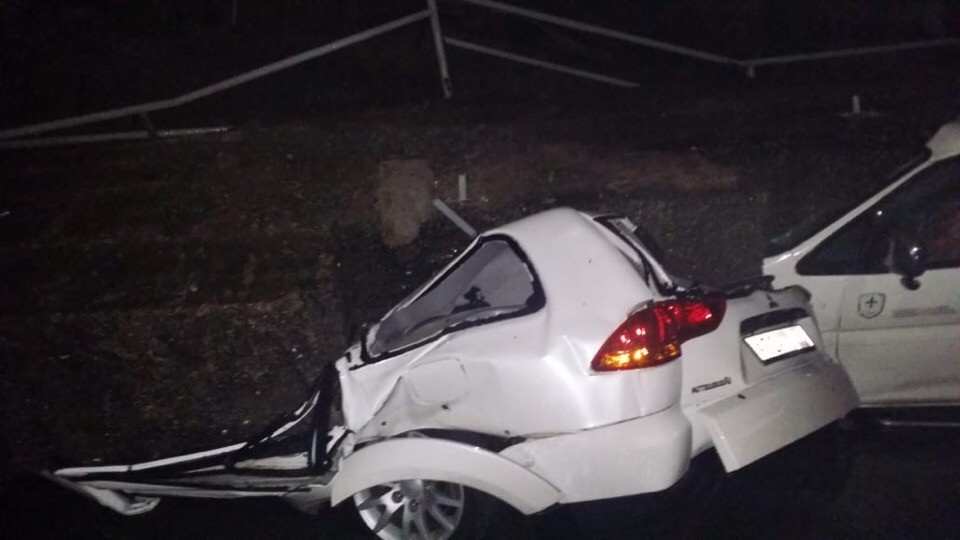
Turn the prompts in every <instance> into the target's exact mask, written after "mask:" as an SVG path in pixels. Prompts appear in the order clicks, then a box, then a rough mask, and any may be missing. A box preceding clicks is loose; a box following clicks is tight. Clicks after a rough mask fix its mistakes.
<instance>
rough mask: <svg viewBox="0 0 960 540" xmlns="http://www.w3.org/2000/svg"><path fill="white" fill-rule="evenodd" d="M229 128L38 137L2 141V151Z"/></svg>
mask: <svg viewBox="0 0 960 540" xmlns="http://www.w3.org/2000/svg"><path fill="white" fill-rule="evenodd" d="M229 130H230V128H229V127H225V126H221V127H205V128H189V129H164V130H159V131H156V132H155V133H154V134H153V135H151V133H150V132H149V131H146V130H144V131H117V132H113V133H97V134H93V135H63V136H60V137H36V138H33V139H19V140H13V141H0V149H4V150H7V149H10V150H12V149H18V148H42V147H47V146H62V145H68V144H87V143H99V142H111V141H139V140H144V139H170V138H174V137H190V136H196V135H211V134H215V133H224V132H226V131H229Z"/></svg>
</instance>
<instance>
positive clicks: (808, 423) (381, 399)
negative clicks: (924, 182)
mask: <svg viewBox="0 0 960 540" xmlns="http://www.w3.org/2000/svg"><path fill="white" fill-rule="evenodd" d="M635 230H636V228H635V226H634V225H633V224H632V223H631V222H630V221H629V220H628V219H626V218H624V217H623V216H617V215H601V216H596V215H588V214H584V213H581V212H577V211H575V210H571V209H563V208H561V209H555V210H551V211H547V212H543V213H540V214H536V215H533V216H531V217H528V218H525V219H522V220H520V221H517V222H514V223H511V224H509V225H506V226H503V227H501V228H499V229H496V230H493V231H490V232H487V233H485V234H482V235H480V236H479V237H477V238H476V239H475V240H474V241H473V243H472V244H471V245H470V246H469V247H468V248H467V249H466V250H464V251H463V253H462V254H461V255H459V256H458V257H457V258H456V259H455V260H454V261H453V262H452V263H450V264H449V265H448V266H447V267H446V268H444V269H443V270H442V271H441V272H440V273H439V274H437V275H436V276H435V277H434V278H432V279H431V280H430V281H429V282H428V283H426V284H425V285H423V286H422V287H420V288H419V289H418V290H416V291H415V292H414V293H413V294H411V295H410V296H409V297H408V298H407V299H406V300H404V301H403V302H401V303H400V304H399V305H397V306H396V307H394V308H393V309H392V310H390V311H389V312H388V313H387V314H386V315H385V316H384V317H383V318H382V319H381V320H380V321H379V322H377V323H376V324H374V325H372V326H370V327H369V328H368V329H367V330H366V331H365V333H364V335H363V337H362V338H361V340H360V342H359V343H356V344H354V345H353V346H351V347H350V348H349V349H348V350H347V351H346V353H345V354H344V355H343V356H342V357H341V358H340V359H339V360H337V361H336V363H335V369H328V370H327V373H326V374H325V376H323V377H321V379H320V380H319V381H318V383H317V387H316V390H315V392H314V393H313V394H312V395H311V397H310V398H309V399H308V400H307V401H306V402H305V403H304V404H303V405H302V406H301V407H299V408H298V409H297V410H295V411H293V412H291V413H289V414H287V415H284V416H282V417H280V418H279V419H278V420H277V421H276V422H275V423H274V424H272V425H270V426H268V427H267V428H266V429H264V430H263V432H262V433H261V434H260V435H259V436H257V437H255V438H253V439H252V440H249V441H245V442H240V443H237V444H234V445H231V446H227V447H223V448H217V449H212V450H208V451H203V452H197V453H192V454H188V455H182V456H177V457H172V458H168V459H161V460H158V461H152V462H147V463H137V464H132V465H112V466H95V467H74V468H67V469H61V470H58V471H56V472H55V473H52V474H50V475H49V477H50V478H51V479H53V480H54V481H56V482H59V483H61V484H62V485H64V486H67V487H69V488H71V489H74V490H77V491H79V492H81V493H83V494H85V495H87V496H90V497H93V498H94V499H96V500H97V501H99V502H100V503H102V504H104V505H106V506H108V507H110V508H112V509H114V510H116V511H119V512H122V513H126V514H136V513H142V512H146V511H149V510H150V509H152V508H153V507H154V506H155V505H156V504H157V502H158V501H159V498H160V497H167V496H177V497H217V498H235V497H247V496H277V497H283V498H284V499H285V500H287V501H288V502H290V503H291V504H293V505H295V506H296V507H298V508H300V509H303V510H306V511H312V510H316V509H317V508H319V507H321V506H322V505H325V504H334V505H336V504H340V503H342V502H345V501H349V503H350V504H354V505H355V506H356V509H357V510H358V512H359V515H360V518H362V521H363V522H364V523H365V524H366V525H367V526H368V527H369V529H370V531H371V532H372V533H374V534H376V535H377V536H379V537H381V538H449V537H451V536H452V535H454V533H456V534H457V535H467V536H470V535H471V534H472V533H475V532H476V531H478V530H480V529H482V528H483V526H484V524H483V522H484V520H489V519H491V517H490V516H491V515H492V514H491V512H489V511H488V509H489V508H491V507H495V506H496V504H498V503H496V502H494V500H498V501H500V502H501V503H505V504H507V505H509V506H512V507H513V508H515V509H516V510H518V511H520V512H522V513H523V514H533V513H537V512H540V511H543V510H545V509H548V508H550V507H552V506H554V505H558V504H566V503H575V502H580V501H591V500H597V499H605V498H611V497H619V496H626V495H635V494H642V493H651V492H656V491H661V490H664V489H666V488H669V487H671V486H672V485H674V484H675V483H677V482H678V481H679V480H680V479H681V478H682V477H683V476H684V474H685V473H686V472H687V470H688V467H689V465H690V461H691V459H692V458H693V457H694V456H697V455H698V454H701V453H703V452H705V451H708V450H710V449H712V448H715V449H716V451H717V452H718V453H719V456H720V458H721V461H722V463H723V465H724V467H725V469H726V470H727V471H733V470H736V469H739V468H741V467H744V466H745V465H748V464H749V463H751V462H753V461H755V460H757V459H759V458H761V457H763V456H765V455H767V454H770V453H772V452H774V451H776V450H777V449H779V448H782V447H783V446H785V445H788V444H790V443H792V442H794V441H796V440H797V439H799V438H801V437H804V436H805V435H807V434H810V433H812V432H814V431H816V430H818V429H820V428H822V427H824V426H826V425H827V424H830V423H831V422H833V421H834V420H837V419H839V418H841V417H843V416H844V415H846V413H847V412H849V411H850V410H852V409H854V408H855V407H856V406H857V405H858V397H857V394H856V392H855V390H854V388H853V386H852V384H851V382H850V380H849V379H848V377H847V375H846V373H845V372H844V370H843V368H842V367H841V366H840V365H839V364H838V363H837V362H835V361H834V360H833V359H832V358H831V357H830V355H828V354H827V353H826V352H825V350H824V348H823V343H822V340H821V336H820V333H819V331H818V329H817V326H816V324H815V322H814V319H813V317H812V316H811V308H810V305H809V295H808V293H807V292H806V291H805V290H804V289H802V288H800V287H789V288H785V289H781V290H773V289H772V288H771V287H770V281H769V280H768V279H756V280H753V281H749V282H742V283H739V284H736V285H733V286H730V287H728V288H726V289H724V290H704V289H701V288H699V287H696V286H693V285H690V284H685V283H682V282H681V281H680V280H678V279H676V278H674V277H672V276H671V275H669V274H668V273H667V272H666V271H665V270H664V269H663V267H662V266H661V265H660V263H659V262H658V261H656V260H655V259H654V257H653V256H652V255H651V253H650V251H649V250H648V249H647V248H646V247H645V246H644V244H643V243H642V242H641V241H640V240H639V239H638V237H637V236H636V234H635V232H636V231H635Z"/></svg>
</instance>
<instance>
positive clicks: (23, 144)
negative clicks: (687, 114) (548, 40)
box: [0, 0, 960, 148]
mask: <svg viewBox="0 0 960 540" xmlns="http://www.w3.org/2000/svg"><path fill="white" fill-rule="evenodd" d="M451 1H459V2H462V3H465V4H470V5H473V6H476V7H480V8H485V9H489V10H492V11H496V12H499V13H502V14H506V15H512V16H516V17H520V18H525V19H530V20H535V21H540V22H545V23H548V24H552V25H555V26H560V27H562V28H567V29H571V30H577V31H580V32H585V33H589V34H594V35H598V36H603V37H606V38H610V39H615V40H618V41H622V42H625V43H630V44H633V45H637V46H640V47H646V48H650V49H654V50H657V51H661V52H665V53H669V54H675V55H680V56H685V57H688V58H693V59H696V60H701V61H705V62H712V63H716V64H721V65H726V66H732V67H735V68H738V69H743V70H744V71H745V73H746V75H747V76H748V77H750V78H753V77H755V75H756V68H758V67H761V66H771V65H778V64H791V63H797V62H811V61H817V60H828V59H835V58H848V57H854V56H865V55H873V54H885V53H893V52H902V51H907V50H916V49H927V48H932V47H946V46H956V45H960V39H939V40H928V41H915V42H909V43H899V44H894V45H882V46H873V47H856V48H849V49H840V50H833V51H823V52H816V53H805V54H792V55H783V56H772V57H765V58H752V59H736V58H731V57H728V56H724V55H721V54H715V53H711V52H707V51H702V50H697V49H693V48H690V47H683V46H680V45H675V44H672V43H667V42H664V41H659V40H655V39H650V38H646V37H642V36H637V35H634V34H630V33H627V32H623V31H619V30H613V29H610V28H605V27H602V26H597V25H594V24H588V23H584V22H581V21H576V20H573V19H568V18H565V17H559V16H556V15H550V14H548V13H543V12H540V11H535V10H532V9H527V8H522V7H519V6H515V5H511V4H505V3H503V2H498V1H496V0H451ZM436 2H437V0H426V9H423V10H421V11H417V12H415V13H411V14H409V15H406V16H403V17H400V18H398V19H395V20H392V21H390V22H387V23H384V24H381V25H379V26H375V27H373V28H369V29H367V30H364V31H361V32H358V33H356V34H353V35H350V36H347V37H345V38H342V39H338V40H336V41H333V42H331V43H327V44H326V45H322V46H320V47H316V48H314V49H310V50H308V51H304V52H302V53H299V54H296V55H294V56H290V57H288V58H284V59H282V60H279V61H277V62H273V63H271V64H268V65H265V66H262V67H259V68H257V69H253V70H250V71H247V72H245V73H241V74H240V75H237V76H234V77H231V78H229V79H226V80H223V81H220V82H217V83H214V84H211V85H208V86H204V87H203V88H199V89H197V90H194V91H192V92H188V93H186V94H183V95H180V96H177V97H174V98H170V99H164V100H159V101H151V102H148V103H141V104H139V105H132V106H129V107H121V108H117V109H110V110H107V111H100V112H96V113H90V114H84V115H80V116H73V117H69V118H63V119H59V120H54V121H50V122H42V123H39V124H32V125H28V126H22V127H17V128H12V129H5V130H0V148H28V147H33V146H50V145H54V144H79V143H85V142H103V141H116V140H130V139H148V138H165V137H177V136H184V135H197V134H202V133H219V132H222V131H224V130H226V129H228V128H224V127H215V128H192V129H177V130H157V129H156V128H154V126H153V123H152V121H151V119H150V118H149V116H148V115H149V114H150V113H153V112H157V111H162V110H167V109H172V108H175V107H179V106H181V105H185V104H187V103H191V102H193V101H196V100H198V99H201V98H205V97H208V96H212V95H214V94H217V93H220V92H223V91H225V90H229V89H231V88H235V87H237V86H240V85H242V84H245V83H248V82H250V81H254V80H257V79H260V78H262V77H265V76H267V75H270V74H272V73H276V72H278V71H282V70H285V69H288V68H290V67H293V66H296V65H298V64H302V63H303V62H307V61H309V60H313V59H315V58H319V57H321V56H324V55H327V54H330V53H332V52H334V51H338V50H340V49H343V48H346V47H349V46H351V45H354V44H357V43H360V42H362V41H365V40H368V39H371V38H373V37H376V36H379V35H381V34H385V33H387V32H391V31H393V30H396V29H398V28H402V27H405V26H408V25H411V24H414V23H417V22H419V21H423V20H429V21H430V26H431V30H432V33H433V44H434V49H435V51H436V56H437V64H438V68H439V73H440V83H441V89H442V91H443V95H444V97H445V98H448V99H449V98H451V97H452V96H453V88H452V83H451V78H450V71H449V68H448V65H447V55H446V50H445V45H449V46H452V47H456V48H460V49H464V50H469V51H472V52H475V53H479V54H485V55H488V56H493V57H496V58H501V59H504V60H509V61H512V62H518V63H521V64H525V65H530V66H535V67H539V68H542V69H548V70H552V71H556V72H560V73H564V74H567V75H571V76H575V77H580V78H583V79H588V80H592V81H597V82H602V83H606V84H611V85H615V86H620V87H624V88H631V87H635V86H638V83H636V82H632V81H629V80H624V79H621V78H617V77H611V76H608V75H603V74H600V73H595V72H592V71H588V70H584V69H579V68H575V67H571V66H566V65H563V64H559V63H556V62H549V61H546V60H542V59H538V58H533V57H529V56H524V55H520V54H516V53H511V52H508V51H504V50H500V49H496V48H493V47H488V46H485V45H480V44H477V43H472V42H469V41H465V40H462V39H456V38H452V37H447V36H444V35H443V32H442V29H441V25H440V13H439V11H438V9H437V3H436ZM133 116H137V117H140V119H141V121H142V122H143V124H144V127H145V129H144V130H143V131H133V132H115V133H106V134H92V135H71V136H59V137H38V135H42V134H45V133H49V132H52V131H58V130H63V129H69V128H74V127H79V126H84V125H89V124H94V123H98V122H104V121H108V120H115V119H119V118H126V117H133ZM24 137H27V138H24Z"/></svg>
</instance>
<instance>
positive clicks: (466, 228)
mask: <svg viewBox="0 0 960 540" xmlns="http://www.w3.org/2000/svg"><path fill="white" fill-rule="evenodd" d="M433 207H434V208H436V209H437V210H439V211H440V213H441V214H443V215H444V216H446V217H447V219H449V220H450V221H452V222H453V224H454V225H456V226H457V228H459V229H460V230H461V231H463V232H465V233H467V236H469V237H470V238H474V237H476V236H477V230H476V229H474V228H473V227H471V226H470V224H469V223H467V220H465V219H463V218H462V217H460V214H458V213H456V212H454V211H453V208H450V207H449V206H447V203H445V202H443V201H441V200H440V199H434V200H433Z"/></svg>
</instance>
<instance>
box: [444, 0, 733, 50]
mask: <svg viewBox="0 0 960 540" xmlns="http://www.w3.org/2000/svg"><path fill="white" fill-rule="evenodd" d="M462 1H463V2H466V3H468V4H473V5H475V6H480V7H485V8H488V9H493V10H496V11H502V12H504V13H510V14H511V15H517V16H518V17H526V18H528V19H533V20H536V21H543V22H547V23H550V24H555V25H557V26H563V27H566V28H572V29H574V30H580V31H581V32H588V33H591V34H597V35H600V36H605V37H608V38H612V39H619V40H620V41H626V42H627V43H633V44H635V45H643V46H644V47H650V48H653V49H659V50H661V51H666V52H669V53H674V54H680V55H683V56H690V57H693V58H699V59H700V60H706V61H708V62H716V63H719V64H733V65H739V64H740V62H739V61H738V60H735V59H733V58H729V57H727V56H722V55H719V54H713V53H708V52H704V51H698V50H696V49H691V48H689V47H682V46H680V45H673V44H671V43H666V42H663V41H657V40H655V39H649V38H645V37H640V36H635V35H633V34H628V33H626V32H620V31H618V30H611V29H609V28H604V27H602V26H596V25H593V24H587V23H583V22H580V21H575V20H572V19H566V18H564V17H557V16H555V15H547V14H546V13H541V12H539V11H534V10H532V9H525V8H522V7H517V6H511V5H509V4H503V3H501V2H495V1H494V0H462Z"/></svg>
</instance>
